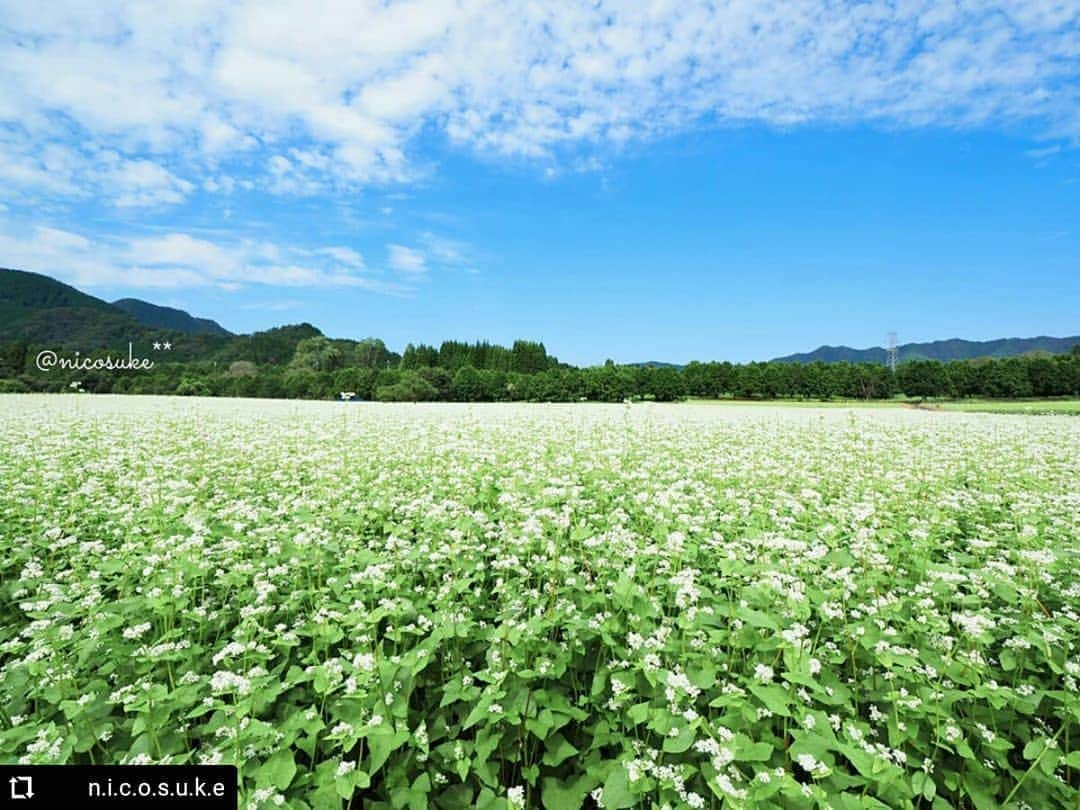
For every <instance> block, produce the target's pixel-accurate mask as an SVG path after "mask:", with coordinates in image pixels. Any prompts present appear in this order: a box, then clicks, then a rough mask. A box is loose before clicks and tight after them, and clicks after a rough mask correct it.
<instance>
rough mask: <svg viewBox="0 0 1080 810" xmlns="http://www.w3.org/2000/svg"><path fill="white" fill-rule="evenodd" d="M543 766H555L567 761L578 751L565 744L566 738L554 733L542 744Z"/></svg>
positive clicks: (567, 743)
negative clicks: (543, 750)
mask: <svg viewBox="0 0 1080 810" xmlns="http://www.w3.org/2000/svg"><path fill="white" fill-rule="evenodd" d="M544 749H545V753H544V764H545V765H551V766H553V767H554V766H556V765H560V764H561V763H563V762H565V761H566V760H568V759H569V758H570V757H572V756H573V755H574V754H576V753H578V749H576V748H575V747H574V746H572V745H571V744H570V743H569V742H567V740H566V737H564V736H563V735H562V734H559V733H558V732H556V733H555V734H553V735H551V737H550V738H549V739H548V740H546V741H545V742H544Z"/></svg>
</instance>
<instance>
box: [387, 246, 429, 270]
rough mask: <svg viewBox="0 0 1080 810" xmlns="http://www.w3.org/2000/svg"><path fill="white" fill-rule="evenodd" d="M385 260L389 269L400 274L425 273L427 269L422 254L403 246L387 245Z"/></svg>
mask: <svg viewBox="0 0 1080 810" xmlns="http://www.w3.org/2000/svg"><path fill="white" fill-rule="evenodd" d="M386 260H387V263H388V264H389V265H390V267H392V268H393V269H394V270H398V271H400V272H402V273H413V274H415V273H426V272H427V269H428V268H427V260H426V258H425V257H424V254H423V253H421V252H420V251H419V250H416V249H414V248H408V247H405V246H404V245H387V246H386Z"/></svg>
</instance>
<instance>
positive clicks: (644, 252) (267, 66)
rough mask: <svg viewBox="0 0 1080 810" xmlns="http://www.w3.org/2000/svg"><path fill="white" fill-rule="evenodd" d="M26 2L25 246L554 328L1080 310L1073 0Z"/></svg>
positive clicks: (744, 354)
mask: <svg viewBox="0 0 1080 810" xmlns="http://www.w3.org/2000/svg"><path fill="white" fill-rule="evenodd" d="M161 9H162V7H161V6H160V4H153V3H141V2H128V3H116V4H113V3H108V2H103V3H100V4H95V5H94V7H93V8H86V4H78V3H73V4H71V5H70V6H69V5H68V4H66V3H63V2H57V3H55V4H52V3H50V4H49V5H48V6H47V7H45V8H37V9H31V8H30V6H28V5H27V4H25V3H5V2H0V78H2V79H3V81H0V266H13V267H18V268H21V269H27V270H34V271H38V272H43V273H47V274H49V275H53V276H56V277H58V278H61V279H63V280H65V281H68V282H70V283H73V284H75V285H77V286H79V287H80V288H82V289H85V290H87V291H89V292H92V293H94V294H96V295H99V296H101V297H105V298H108V299H114V298H118V297H121V296H134V297H139V298H144V299H147V300H151V301H154V302H157V303H163V304H168V305H172V306H179V307H182V308H184V309H187V310H188V311H190V312H192V313H193V314H196V315H200V316H205V317H211V318H214V319H216V320H218V321H220V322H221V323H222V324H223V325H224V326H226V327H227V328H229V329H232V330H234V331H251V330H255V329H261V328H266V327H269V326H273V325H278V324H282V323H290V322H298V321H309V322H311V323H314V324H315V325H317V326H318V327H320V328H321V329H322V330H323V331H324V332H326V333H327V334H329V335H331V336H334V337H354V338H359V337H364V336H368V335H375V336H378V337H382V338H383V339H384V340H386V341H387V343H388V344H389V345H390V346H391V347H392V348H394V349H396V350H399V351H400V350H401V349H402V348H403V347H404V345H405V344H406V343H407V342H409V341H414V342H421V341H422V342H429V343H438V342H439V341H441V340H442V339H444V338H456V339H465V340H473V339H479V338H486V339H490V340H494V341H498V342H504V343H508V342H510V341H512V340H513V339H514V338H516V337H524V338H531V339H541V340H543V341H544V342H545V344H546V345H547V347H548V349H549V351H551V352H553V353H554V354H556V355H558V356H559V357H560V358H561V359H563V360H566V361H569V362H573V363H578V364H590V363H597V362H602V361H603V360H604V359H605V358H608V357H610V358H613V359H615V360H617V361H626V362H632V361H639V360H646V359H657V360H668V361H675V362H682V361H687V360H690V359H694V358H699V359H707V358H721V359H731V360H740V361H742V360H750V359H767V358H769V357H774V356H777V355H781V354H786V353H789V352H794V351H801V350H808V349H812V348H814V347H816V346H818V345H820V344H822V343H829V344H839V343H843V344H847V345H852V346H857V347H863V346H868V345H881V343H882V342H883V341H884V337H885V333H886V332H888V331H890V330H895V331H897V332H899V334H900V339H901V341H902V342H907V341H921V340H933V339H938V338H948V337H965V338H970V339H989V338H996V337H1006V336H1031V335H1036V334H1052V335H1066V334H1076V333H1080V317H1078V313H1080V228H1078V225H1077V223H1080V150H1078V148H1077V147H1078V146H1080V6H1078V5H1077V4H1076V3H1068V2H1058V1H1057V0H1046V2H1042V1H1041V0H1033V1H1032V2H1026V3H1015V4H1013V3H1003V4H1000V7H998V8H995V9H991V10H981V11H980V10H974V11H972V10H969V9H964V8H961V7H959V6H954V5H952V4H946V3H919V2H913V3H910V4H901V5H900V6H893V5H886V4H881V5H879V4H876V3H861V4H851V5H846V6H845V5H843V4H839V5H838V4H832V3H817V2H803V3H797V4H792V3H784V4H778V5H775V6H770V5H769V4H756V5H755V6H753V7H752V8H747V7H743V6H727V7H720V8H713V7H711V6H710V5H708V4H702V5H698V4H696V3H692V2H691V3H679V4H664V3H658V4H656V5H654V6H650V7H648V8H646V6H644V5H643V4H640V3H635V4H630V5H629V6H626V7H621V6H618V5H614V6H613V5H608V4H600V5H597V6H595V7H592V6H591V7H585V6H579V5H578V4H567V5H565V6H564V5H561V4H556V3H552V4H545V5H543V6H542V7H530V8H528V9H526V7H524V6H522V5H521V4H515V3H502V2H496V1H495V0H492V1H491V2H487V0H477V1H476V2H471V3H465V4H458V3H449V2H442V1H441V0H416V1H415V2H410V3H393V4H389V5H383V4H373V5H371V6H366V5H364V4H362V3H349V4H341V3H335V2H332V1H331V0H326V2H325V3H324V2H318V3H307V2H305V3H300V2H298V1H297V2H294V1H293V0H274V2H268V3H266V2H264V3H249V2H240V3H236V4H233V5H230V6H228V7H224V6H221V5H220V4H215V3H207V2H190V3H181V4H175V6H174V5H173V4H170V7H169V11H168V12H167V13H165V12H163V11H162V10H161Z"/></svg>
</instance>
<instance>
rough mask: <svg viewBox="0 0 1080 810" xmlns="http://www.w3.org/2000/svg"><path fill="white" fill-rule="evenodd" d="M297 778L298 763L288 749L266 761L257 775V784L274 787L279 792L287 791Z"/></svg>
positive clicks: (278, 752)
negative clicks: (295, 777)
mask: <svg viewBox="0 0 1080 810" xmlns="http://www.w3.org/2000/svg"><path fill="white" fill-rule="evenodd" d="M294 776H296V762H295V761H294V759H293V752H292V751H291V750H290V749H288V748H286V749H283V750H281V751H277V752H276V753H274V754H273V756H271V757H270V759H268V760H266V762H264V763H263V764H262V765H261V766H260V767H259V770H258V771H257V772H256V774H255V783H256V784H259V785H273V786H274V787H276V788H277V789H278V790H285V788H287V787H288V786H289V785H290V784H291V783H292V780H293V777H294Z"/></svg>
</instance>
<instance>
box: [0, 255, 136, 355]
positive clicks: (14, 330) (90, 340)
mask: <svg viewBox="0 0 1080 810" xmlns="http://www.w3.org/2000/svg"><path fill="white" fill-rule="evenodd" d="M142 331H143V330H142V327H141V325H140V324H139V323H138V322H137V321H135V319H133V318H132V317H131V316H130V315H128V314H127V313H126V312H123V311H122V310H119V309H116V308H115V307H113V306H111V305H110V304H108V303H107V302H105V301H102V300H101V299H100V298H94V296H92V295H87V294H86V293H84V292H80V291H79V290H76V289H75V288H74V287H70V286H68V285H67V284H64V283H62V282H59V281H57V280H56V279H53V278H49V277H48V276H42V275H39V274H38V273H26V272H23V271H21V270H4V269H0V340H6V341H25V342H27V343H34V344H43V345H54V344H55V345H62V346H69V345H72V346H78V345H82V346H91V347H98V346H114V345H119V342H120V341H121V340H124V339H132V337H133V336H135V335H141V333H142ZM129 336H131V337H129Z"/></svg>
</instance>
